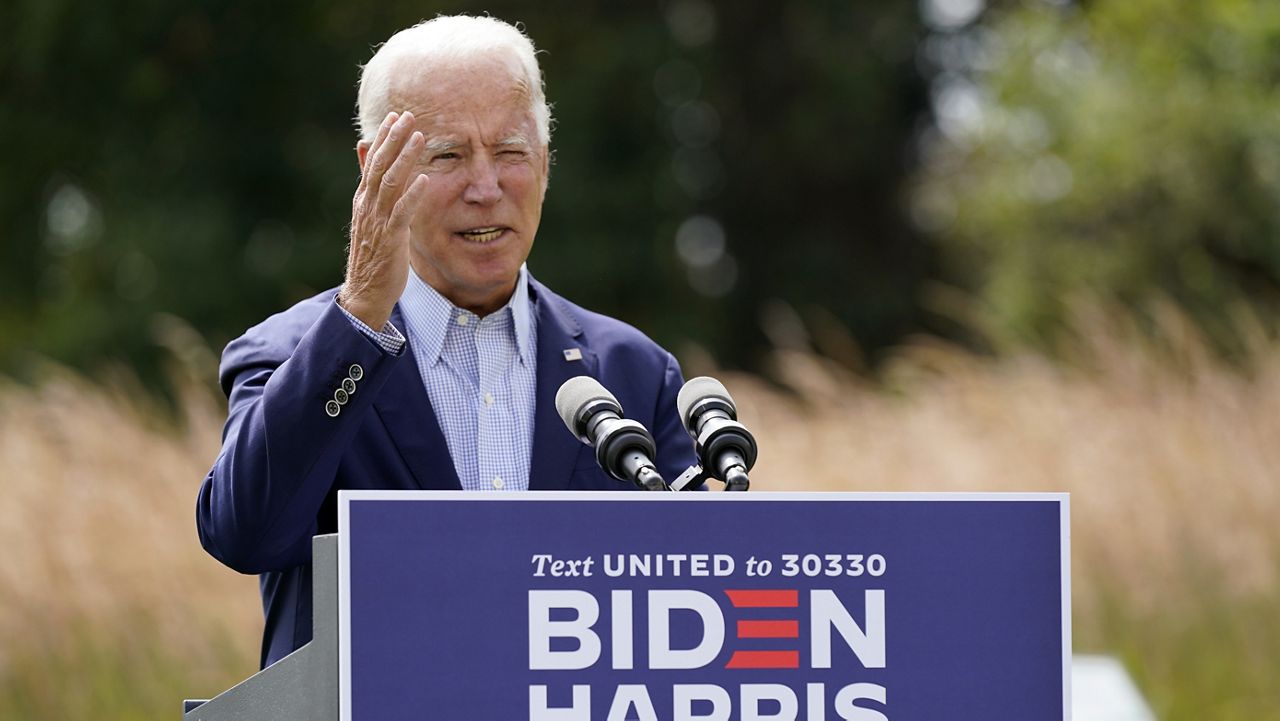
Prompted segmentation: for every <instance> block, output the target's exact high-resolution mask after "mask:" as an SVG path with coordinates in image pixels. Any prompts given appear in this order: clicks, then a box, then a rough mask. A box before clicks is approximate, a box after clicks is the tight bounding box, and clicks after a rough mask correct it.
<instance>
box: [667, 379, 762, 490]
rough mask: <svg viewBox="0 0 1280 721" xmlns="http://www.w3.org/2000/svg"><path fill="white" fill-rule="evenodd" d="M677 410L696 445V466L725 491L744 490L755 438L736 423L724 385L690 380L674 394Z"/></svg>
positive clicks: (734, 411) (752, 461)
mask: <svg viewBox="0 0 1280 721" xmlns="http://www.w3.org/2000/svg"><path fill="white" fill-rule="evenodd" d="M676 410H678V411H679V412H680V422H681V423H682V424H684V429H685V430H686V431H688V432H689V435H690V436H692V437H693V440H694V442H695V444H696V450H697V453H698V463H700V464H701V465H702V467H703V468H705V469H706V470H707V472H708V473H710V474H712V475H714V476H715V477H716V478H719V479H720V480H722V481H724V484H725V488H724V489H725V490H726V491H745V490H747V487H748V486H749V485H750V484H751V479H750V478H749V477H748V476H747V471H750V470H751V467H752V466H754V465H755V464H756V453H757V449H756V439H755V438H754V437H753V436H752V435H751V431H748V430H747V427H746V426H744V425H742V424H741V423H739V422H738V408H737V406H735V405H734V404H733V398H732V397H731V396H730V395H729V391H727V390H725V387H724V385H723V384H722V383H721V382H720V381H718V380H716V379H715V378H711V377H708V376H699V377H698V378H693V379H691V380H690V381H689V382H688V383H685V384H684V387H682V388H681V389H680V393H679V394H677V395H676Z"/></svg>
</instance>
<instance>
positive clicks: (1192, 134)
mask: <svg viewBox="0 0 1280 721" xmlns="http://www.w3.org/2000/svg"><path fill="white" fill-rule="evenodd" d="M924 54H925V55H926V56H928V57H929V58H930V59H931V60H932V62H933V64H934V66H935V68H936V69H937V71H938V73H937V75H936V77H935V79H934V93H933V97H934V105H935V112H936V117H937V128H936V130H934V131H932V132H930V133H926V135H925V136H924V138H923V140H922V143H921V150H922V158H923V160H922V170H921V175H920V178H919V183H918V187H917V189H916V191H915V193H914V198H913V207H914V216H915V218H916V221H917V223H918V224H919V225H920V226H922V227H924V228H927V229H928V230H930V231H932V232H933V233H935V234H936V236H937V237H938V238H939V239H940V240H941V243H942V245H943V248H944V252H945V254H946V257H947V259H948V262H949V267H950V269H951V272H952V273H953V274H954V275H955V277H957V278H960V279H968V280H969V281H970V282H971V284H972V287H973V288H974V289H976V291H977V293H978V296H979V297H980V299H981V301H982V306H983V308H984V309H985V310H986V311H987V312H988V316H987V319H988V321H989V322H990V327H992V328H994V329H996V337H997V340H1001V341H1015V342H1024V341H1027V340H1031V341H1036V342H1044V341H1047V340H1049V339H1050V338H1051V337H1052V336H1053V335H1054V334H1055V332H1056V330H1058V329H1060V328H1061V323H1062V320H1063V317H1064V299H1066V298H1069V297H1070V296H1071V295H1072V294H1073V293H1076V292H1088V293H1099V294H1102V295H1104V296H1106V297H1109V298H1113V299H1120V300H1124V301H1128V302H1131V303H1135V304H1140V303H1141V302H1143V301H1144V300H1145V299H1147V298H1148V297H1149V296H1150V295H1151V294H1152V293H1153V292H1159V293H1161V294H1163V295H1167V296H1171V297H1173V298H1175V299H1177V300H1179V301H1180V302H1181V303H1182V304H1184V306H1185V307H1186V308H1187V309H1189V310H1190V311H1191V312H1192V313H1193V315H1194V316H1195V317H1197V318H1198V319H1199V320H1200V321H1202V323H1203V324H1204V325H1205V326H1206V327H1207V328H1208V329H1209V330H1210V331H1211V332H1217V331H1220V330H1222V326H1223V325H1224V323H1223V321H1224V317H1225V315H1224V309H1225V308H1227V307H1229V306H1230V305H1231V304H1233V303H1237V302H1240V301H1242V300H1247V301H1249V302H1251V303H1253V304H1254V305H1255V306H1256V307H1261V308H1270V307H1273V306H1274V305H1275V302H1276V299H1277V291H1278V290H1280V212H1278V210H1280V122H1277V120H1278V119H1280V84H1278V82H1277V81H1280V5H1277V4H1276V3H1274V2H1269V1H1268V0H1208V1H1206V2H1192V3H1188V2H1180V1H1179V0H1094V1H1092V2H1088V3H1082V4H1080V5H1078V6H1077V5H1070V4H1066V3H1061V2H1060V3H1052V4H1051V3H1046V2H1021V3H1016V4H1011V5H1010V6H1008V7H1005V8H1002V9H999V10H993V11H991V12H989V13H988V17H987V18H986V19H985V21H984V22H982V23H981V24H978V25H976V26H973V27H970V28H968V29H964V30H960V31H958V32H951V33H946V34H940V35H936V36H935V37H933V38H931V39H930V40H929V41H928V42H927V43H926V50H925V53H924ZM1223 335H1225V334H1223Z"/></svg>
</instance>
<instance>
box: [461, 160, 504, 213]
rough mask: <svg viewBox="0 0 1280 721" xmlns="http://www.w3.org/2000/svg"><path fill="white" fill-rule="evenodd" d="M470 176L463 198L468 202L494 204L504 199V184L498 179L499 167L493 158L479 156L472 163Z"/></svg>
mask: <svg viewBox="0 0 1280 721" xmlns="http://www.w3.org/2000/svg"><path fill="white" fill-rule="evenodd" d="M469 173H470V177H468V178H467V188H466V190H465V191H463V193H462V199H463V200H465V201H466V202H468V203H476V204H479V205H493V204H494V203H496V202H498V201H499V200H501V199H502V186H501V185H500V184H499V181H498V168H497V166H496V165H495V164H494V162H493V160H492V159H491V158H483V157H482V158H477V159H476V160H474V161H473V162H472V163H471V168H470V170H469Z"/></svg>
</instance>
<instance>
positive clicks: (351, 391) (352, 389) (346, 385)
mask: <svg viewBox="0 0 1280 721" xmlns="http://www.w3.org/2000/svg"><path fill="white" fill-rule="evenodd" d="M339 390H342V391H345V392H346V394H347V395H349V396H353V395H355V394H356V382H355V381H353V380H351V379H350V378H343V379H342V388H340V389H339Z"/></svg>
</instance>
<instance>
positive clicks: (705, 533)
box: [184, 491, 1071, 721]
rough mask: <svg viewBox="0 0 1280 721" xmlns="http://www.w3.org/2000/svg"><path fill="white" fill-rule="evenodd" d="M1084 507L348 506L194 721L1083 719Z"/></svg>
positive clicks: (407, 499) (952, 502) (719, 498)
mask: <svg viewBox="0 0 1280 721" xmlns="http://www.w3.org/2000/svg"><path fill="white" fill-rule="evenodd" d="M1069 528H1070V524H1069V509H1068V500H1067V497H1066V495H1065V494H863V493H848V494H846V493H806V494H772V493H750V494H725V493H689V494H675V493H666V494H659V493H616V494H615V493H573V492H525V493H465V492H431V491H397V492H384V491H351V492H348V491H342V492H340V493H339V533H338V534H337V535H336V536H334V535H330V536H318V537H316V539H315V540H314V546H313V553H314V559H315V563H314V573H313V579H314V580H313V584H314V588H313V596H314V609H315V611H314V623H315V631H314V638H313V640H312V641H311V642H310V643H309V644H307V645H306V646H304V647H302V648H300V649H298V650H297V651H295V652H294V653H293V654H291V655H289V656H287V657H286V658H284V659H281V660H280V661H279V662H278V663H276V664H274V665H272V666H270V667H268V668H267V669H264V670H263V671H261V672H259V673H258V674H256V675H254V676H253V677H251V678H249V679H247V680H246V681H244V682H242V683H241V684H239V685H237V686H235V687H233V688H232V689H230V690H228V691H227V692H225V693H223V694H221V695H219V696H217V697H215V698H213V699H211V700H209V701H208V702H204V703H202V704H201V705H198V706H195V707H194V708H192V709H190V710H188V711H186V713H185V714H184V719H186V720H187V721H222V720H224V719H237V720H238V721H254V720H256V719H273V720H274V721H292V720H293V719H310V720H317V719H318V720H329V719H334V720H340V721H373V720H374V719H398V718H409V717H413V718H419V719H442V720H444V721H457V720H459V719H526V718H527V719H530V721H534V720H539V721H588V720H590V721H595V720H597V719H599V720H601V721H630V720H631V719H641V720H649V719H652V720H653V721H657V720H659V719H661V720H662V721H668V720H670V719H674V720H676V721H693V720H694V719H704V720H712V719H715V720H720V721H737V720H738V719H743V720H744V721H745V720H747V719H750V720H752V721H765V720H766V719H768V720H774V719H791V720H794V721H837V720H839V719H845V720H847V721H855V720H856V721H877V720H880V721H887V720H892V721H909V720H913V719H919V720H921V721H934V720H936V719H943V718H945V719H983V720H984V721H998V720H1000V719H1009V720H1010V721H1014V720H1017V721H1024V720H1025V719H1038V720H1039V719H1070V713H1071V710H1070V671H1071V627H1070V600H1069V599H1070V577H1069V568H1070V565H1069V557H1070V533H1069Z"/></svg>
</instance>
